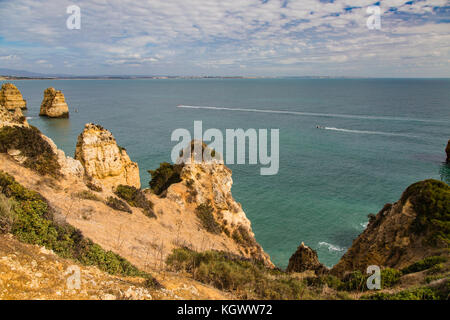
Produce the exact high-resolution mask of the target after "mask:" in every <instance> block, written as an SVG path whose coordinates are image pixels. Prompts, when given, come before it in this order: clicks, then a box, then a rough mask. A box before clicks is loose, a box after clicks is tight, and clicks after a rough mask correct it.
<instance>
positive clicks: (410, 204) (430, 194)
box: [331, 180, 450, 275]
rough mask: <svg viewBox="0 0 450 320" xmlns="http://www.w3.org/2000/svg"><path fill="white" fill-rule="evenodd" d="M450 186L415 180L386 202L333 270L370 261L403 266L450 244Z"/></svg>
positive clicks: (340, 272) (357, 267)
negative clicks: (391, 202)
mask: <svg viewBox="0 0 450 320" xmlns="http://www.w3.org/2000/svg"><path fill="white" fill-rule="evenodd" d="M449 223H450V187H449V186H448V185H447V184H446V183H444V182H441V181H437V180H425V181H420V182H417V183H414V184H412V185H411V186H409V187H408V188H407V189H406V190H405V191H404V192H403V194H402V197H401V198H400V200H399V201H397V202H396V203H394V204H386V205H385V206H384V208H383V209H382V210H381V211H380V212H378V214H377V215H376V216H370V221H369V224H368V226H367V228H366V229H365V230H364V232H363V233H362V234H361V235H359V236H358V237H357V238H356V239H355V240H354V241H353V244H352V246H351V247H350V249H349V250H348V251H347V252H346V253H345V254H344V256H343V257H342V258H341V260H340V261H339V262H338V264H336V265H335V266H334V267H333V268H332V270H331V272H332V273H333V274H336V275H344V274H345V273H346V272H351V271H353V270H360V271H361V272H365V271H366V268H367V267H368V266H370V265H377V266H380V267H390V268H396V269H401V268H403V267H406V266H407V265H410V264H412V263H414V262H416V261H419V260H421V259H423V258H425V257H428V256H432V255H439V254H440V253H442V252H444V251H445V250H447V249H448V246H449V244H450V227H449Z"/></svg>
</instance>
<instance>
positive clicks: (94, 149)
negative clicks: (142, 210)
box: [75, 123, 141, 188]
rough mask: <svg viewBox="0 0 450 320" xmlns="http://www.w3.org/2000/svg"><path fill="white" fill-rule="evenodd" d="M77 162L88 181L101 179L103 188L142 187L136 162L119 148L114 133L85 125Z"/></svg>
mask: <svg viewBox="0 0 450 320" xmlns="http://www.w3.org/2000/svg"><path fill="white" fill-rule="evenodd" d="M75 159H77V160H79V161H80V162H81V164H82V165H83V167H84V169H85V171H86V175H87V176H88V177H89V178H92V179H94V180H96V179H97V180H101V184H103V185H107V186H110V187H115V186H118V185H120V184H124V185H129V186H133V187H136V188H140V187H141V182H140V178H139V167H138V165H137V163H135V162H132V161H131V160H130V157H129V156H128V154H127V152H126V150H125V149H124V148H121V147H119V146H118V145H117V142H116V139H114V137H113V135H112V134H111V132H109V131H108V130H106V129H104V128H103V127H101V126H99V125H96V124H92V123H88V124H86V126H85V128H84V131H83V132H82V133H81V134H80V135H79V136H78V141H77V146H76V150H75Z"/></svg>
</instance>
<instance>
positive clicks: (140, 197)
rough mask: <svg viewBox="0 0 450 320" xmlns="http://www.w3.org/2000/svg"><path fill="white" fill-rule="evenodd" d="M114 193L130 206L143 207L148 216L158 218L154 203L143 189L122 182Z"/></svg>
mask: <svg viewBox="0 0 450 320" xmlns="http://www.w3.org/2000/svg"><path fill="white" fill-rule="evenodd" d="M114 193H115V194H116V195H117V196H118V197H119V198H122V199H123V200H125V201H126V202H127V203H128V204H129V205H130V206H132V207H136V208H142V209H143V211H144V213H145V214H146V215H147V216H148V217H151V218H156V215H155V213H154V212H153V203H152V202H151V201H149V200H147V198H146V197H145V194H144V192H142V190H140V189H137V188H135V187H132V186H126V185H122V184H121V185H119V186H118V187H117V188H116V191H115V192H114Z"/></svg>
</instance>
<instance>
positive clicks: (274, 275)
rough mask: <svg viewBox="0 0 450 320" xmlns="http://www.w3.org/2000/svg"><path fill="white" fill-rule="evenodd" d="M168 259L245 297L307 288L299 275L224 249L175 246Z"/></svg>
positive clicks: (285, 295)
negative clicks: (201, 249) (221, 250)
mask: <svg viewBox="0 0 450 320" xmlns="http://www.w3.org/2000/svg"><path fill="white" fill-rule="evenodd" d="M166 262H167V265H168V266H170V267H172V268H173V269H175V270H176V271H180V270H185V271H187V272H189V273H191V274H192V276H193V278H194V279H195V280H197V281H200V282H203V283H206V284H209V285H212V286H214V287H216V288H218V289H221V290H226V291H231V292H233V293H235V294H236V295H238V296H239V297H240V298H242V299H275V300H279V299H300V298H301V297H302V295H303V294H304V292H305V289H306V288H305V285H304V284H303V282H302V281H300V280H298V279H296V278H292V277H290V276H289V275H287V274H284V273H282V272H280V271H273V270H269V269H266V268H265V267H264V266H263V265H262V264H261V263H257V262H254V261H250V260H247V259H243V258H242V257H238V256H235V255H232V254H228V253H224V252H218V251H206V252H202V253H198V252H195V251H193V250H190V249H187V248H181V249H175V250H173V252H172V254H171V255H170V256H169V257H168V258H167V261H166Z"/></svg>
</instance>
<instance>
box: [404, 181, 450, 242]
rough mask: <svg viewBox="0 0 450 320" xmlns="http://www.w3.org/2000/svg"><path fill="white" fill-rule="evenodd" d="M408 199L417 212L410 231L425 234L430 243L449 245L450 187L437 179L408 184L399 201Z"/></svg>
mask: <svg viewBox="0 0 450 320" xmlns="http://www.w3.org/2000/svg"><path fill="white" fill-rule="evenodd" d="M408 199H409V201H410V202H411V204H412V205H413V207H414V210H415V211H416V212H417V217H416V219H415V220H414V222H413V224H412V225H411V229H412V230H411V231H413V232H416V233H419V234H426V237H427V238H426V240H427V242H428V243H430V244H433V245H438V244H439V243H442V244H443V245H447V246H448V245H450V187H449V186H448V185H447V184H446V183H444V182H442V181H438V180H431V179H430V180H425V181H420V182H417V183H414V184H413V185H411V186H409V187H408V188H407V189H406V191H405V192H404V193H403V195H402V198H401V199H400V201H401V202H402V204H405V202H406V201H407V200H408Z"/></svg>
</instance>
